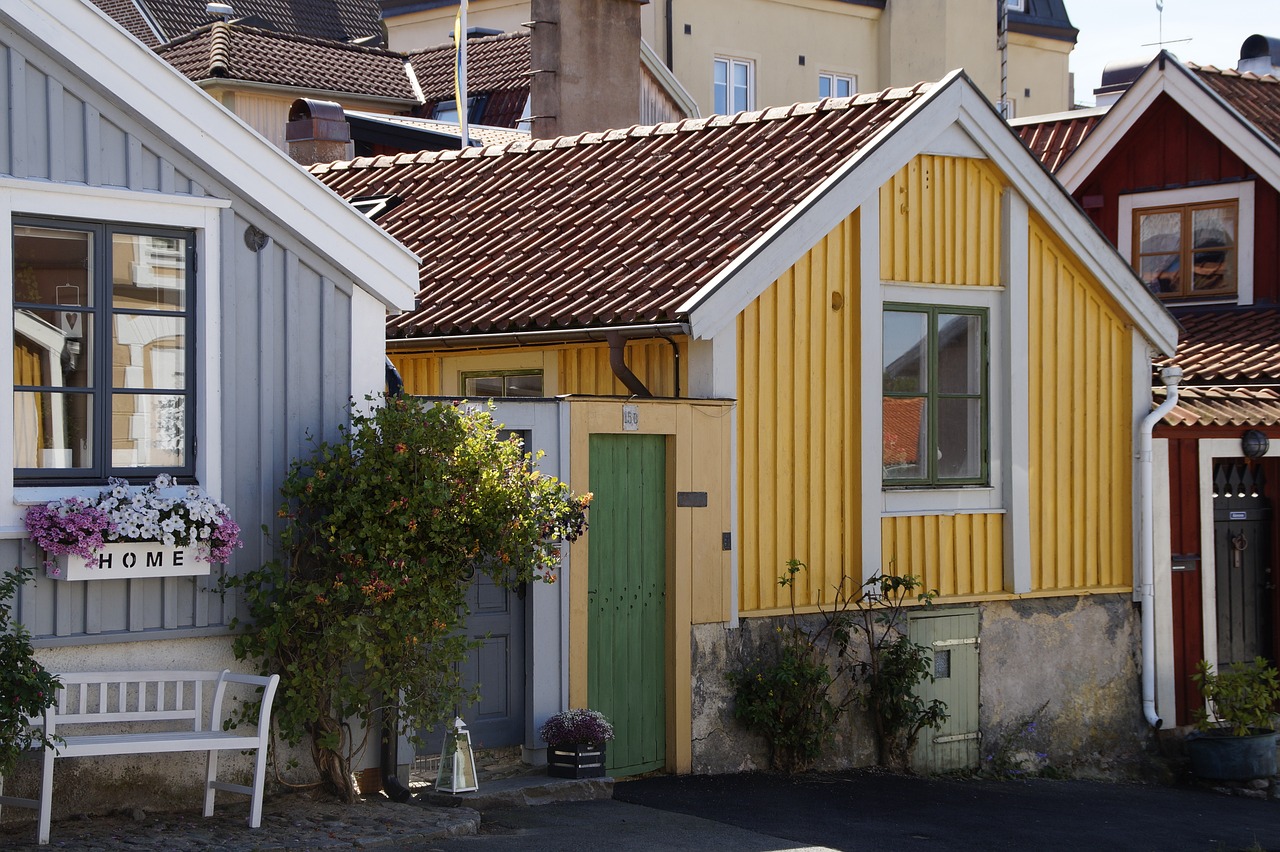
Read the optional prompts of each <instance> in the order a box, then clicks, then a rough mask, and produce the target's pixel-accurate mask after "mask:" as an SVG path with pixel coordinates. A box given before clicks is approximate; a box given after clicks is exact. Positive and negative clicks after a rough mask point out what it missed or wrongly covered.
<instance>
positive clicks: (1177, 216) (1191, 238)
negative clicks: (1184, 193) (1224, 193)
mask: <svg viewBox="0 0 1280 852" xmlns="http://www.w3.org/2000/svg"><path fill="white" fill-rule="evenodd" d="M1133 233H1134V234H1135V236H1136V240H1135V241H1134V251H1133V266H1134V268H1135V269H1136V270H1137V271H1138V275H1139V276H1140V277H1141V278H1142V280H1143V282H1144V283H1145V284H1146V285H1147V287H1148V288H1149V289H1150V290H1151V292H1153V293H1155V294H1156V295H1158V296H1159V297H1160V298H1162V299H1195V298H1208V297H1220V296H1234V295H1235V294H1236V291H1237V270H1238V268H1239V252H1238V241H1239V212H1238V206H1237V203H1236V201H1235V200H1230V201H1210V202H1203V203H1198V204H1177V205H1170V206H1164V207H1142V208H1135V209H1134V211H1133Z"/></svg>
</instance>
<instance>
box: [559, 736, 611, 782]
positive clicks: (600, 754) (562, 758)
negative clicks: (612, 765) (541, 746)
mask: <svg viewBox="0 0 1280 852" xmlns="http://www.w3.org/2000/svg"><path fill="white" fill-rule="evenodd" d="M604 748H605V744H604V743H600V744H599V745H585V744H579V745H568V746H548V748H547V775H548V776H550V777H552V778H603V777H604Z"/></svg>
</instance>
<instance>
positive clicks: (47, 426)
mask: <svg viewBox="0 0 1280 852" xmlns="http://www.w3.org/2000/svg"><path fill="white" fill-rule="evenodd" d="M92 408H93V399H92V397H90V396H89V395H88V394H84V393H48V392H32V391H17V392H15V393H14V395H13V465H14V467H18V468H83V467H90V466H92V464H93V437H92V432H91V431H90V429H89V423H90V420H91V416H92V413H93V412H92Z"/></svg>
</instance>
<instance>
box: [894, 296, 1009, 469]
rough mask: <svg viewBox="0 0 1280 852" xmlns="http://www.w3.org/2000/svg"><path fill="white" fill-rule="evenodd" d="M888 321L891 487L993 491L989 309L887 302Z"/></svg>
mask: <svg viewBox="0 0 1280 852" xmlns="http://www.w3.org/2000/svg"><path fill="white" fill-rule="evenodd" d="M883 323H884V328H883V337H882V345H883V354H884V361H883V372H882V380H881V381H882V386H881V387H882V413H883V424H884V431H883V453H882V481H883V483H884V485H885V486H889V487H926V488H939V487H953V486H964V485H988V484H989V479H990V433H991V430H990V410H989V409H990V339H989V313H988V311H987V309H986V308H976V307H969V306H958V305H922V304H911V303H886V304H885V306H884V319H883Z"/></svg>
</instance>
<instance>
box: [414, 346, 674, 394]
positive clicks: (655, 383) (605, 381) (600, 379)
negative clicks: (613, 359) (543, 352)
mask: <svg viewBox="0 0 1280 852" xmlns="http://www.w3.org/2000/svg"><path fill="white" fill-rule="evenodd" d="M675 343H676V346H677V347H679V351H680V383H681V385H680V386H681V391H680V393H681V395H682V396H687V395H688V393H687V388H688V381H687V379H686V376H687V374H688V358H687V357H686V355H687V353H688V351H689V347H688V343H687V342H686V341H685V340H684V339H679V340H676V341H675ZM555 350H556V353H557V358H556V360H557V364H558V367H559V371H560V375H559V376H558V377H557V385H556V390H555V393H574V394H588V395H594V396H627V395H629V394H630V393H631V392H630V391H629V390H627V388H626V387H625V386H624V385H623V384H622V382H620V381H618V379H617V377H616V376H614V375H613V370H612V369H611V368H610V367H609V347H608V346H607V345H606V344H603V343H570V344H565V345H563V346H558V347H555ZM478 351H482V352H483V354H484V355H486V356H499V357H500V356H501V355H502V354H503V352H504V351H505V352H507V353H516V352H521V353H523V352H528V351H529V350H528V349H527V348H526V349H515V348H513V349H510V350H501V349H486V350H466V351H456V352H454V351H451V352H414V353H406V352H393V353H391V362H392V363H393V364H395V366H396V369H397V370H399V371H400V376H401V377H402V378H403V379H404V386H405V390H406V391H408V392H409V393H411V394H418V395H423V396H439V395H440V394H442V393H444V385H443V383H442V378H443V376H444V373H445V371H447V370H450V369H456V368H454V367H451V364H450V362H451V361H452V360H455V359H459V358H466V357H470V356H474V355H476V354H477V352H478ZM675 353H676V350H675V349H673V348H672V345H671V344H670V343H668V342H667V341H666V340H631V341H628V342H627V348H626V360H627V366H628V367H630V368H631V371H632V372H633V373H635V374H636V375H637V376H638V377H639V378H640V381H642V382H644V385H645V387H647V388H648V389H649V391H650V392H651V393H652V394H653V395H654V396H664V397H666V396H674V395H675V391H676V387H675V362H676V358H675Z"/></svg>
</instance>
